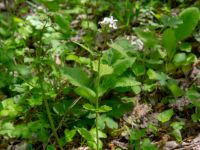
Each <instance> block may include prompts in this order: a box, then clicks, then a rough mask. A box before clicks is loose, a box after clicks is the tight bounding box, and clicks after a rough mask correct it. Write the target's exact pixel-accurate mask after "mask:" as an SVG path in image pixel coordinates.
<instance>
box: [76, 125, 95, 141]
mask: <svg viewBox="0 0 200 150" xmlns="http://www.w3.org/2000/svg"><path fill="white" fill-rule="evenodd" d="M77 131H78V133H79V134H80V135H81V136H82V137H83V138H84V139H86V140H87V141H92V142H94V138H93V136H92V134H91V133H90V132H89V131H88V130H87V129H85V128H78V129H77Z"/></svg>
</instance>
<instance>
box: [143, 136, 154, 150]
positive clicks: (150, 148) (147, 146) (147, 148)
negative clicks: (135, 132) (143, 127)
mask: <svg viewBox="0 0 200 150" xmlns="http://www.w3.org/2000/svg"><path fill="white" fill-rule="evenodd" d="M141 150H158V148H157V147H156V146H155V145H154V144H152V142H151V141H150V140H149V139H148V138H145V139H144V140H143V141H142V144H141Z"/></svg>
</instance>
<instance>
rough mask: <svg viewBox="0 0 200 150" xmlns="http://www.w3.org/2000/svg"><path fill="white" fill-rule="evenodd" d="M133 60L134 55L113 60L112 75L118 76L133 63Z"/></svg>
mask: <svg viewBox="0 0 200 150" xmlns="http://www.w3.org/2000/svg"><path fill="white" fill-rule="evenodd" d="M135 60H136V58H135V57H133V58H125V59H120V60H117V62H115V63H114V64H113V66H112V67H113V68H114V75H115V76H119V75H121V74H122V73H124V72H125V71H126V70H127V69H128V68H130V67H131V66H132V65H133V63H134V62H135Z"/></svg>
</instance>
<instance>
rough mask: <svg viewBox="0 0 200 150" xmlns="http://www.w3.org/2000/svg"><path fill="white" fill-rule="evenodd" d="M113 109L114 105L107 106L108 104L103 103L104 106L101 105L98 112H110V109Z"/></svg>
mask: <svg viewBox="0 0 200 150" xmlns="http://www.w3.org/2000/svg"><path fill="white" fill-rule="evenodd" d="M111 110H112V107H110V106H107V105H103V106H101V107H99V108H98V109H97V112H101V113H103V112H108V111H111Z"/></svg>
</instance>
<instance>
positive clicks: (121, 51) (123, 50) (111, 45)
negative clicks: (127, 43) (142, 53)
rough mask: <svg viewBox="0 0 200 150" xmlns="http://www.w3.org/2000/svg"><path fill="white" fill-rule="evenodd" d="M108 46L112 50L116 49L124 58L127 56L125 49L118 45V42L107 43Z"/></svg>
mask: <svg viewBox="0 0 200 150" xmlns="http://www.w3.org/2000/svg"><path fill="white" fill-rule="evenodd" d="M108 46H109V47H111V48H113V49H114V50H117V51H118V52H119V53H120V54H121V55H122V56H124V57H125V58H126V57H128V55H127V53H126V51H125V49H124V48H123V47H122V46H121V45H119V44H118V43H112V44H108Z"/></svg>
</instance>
